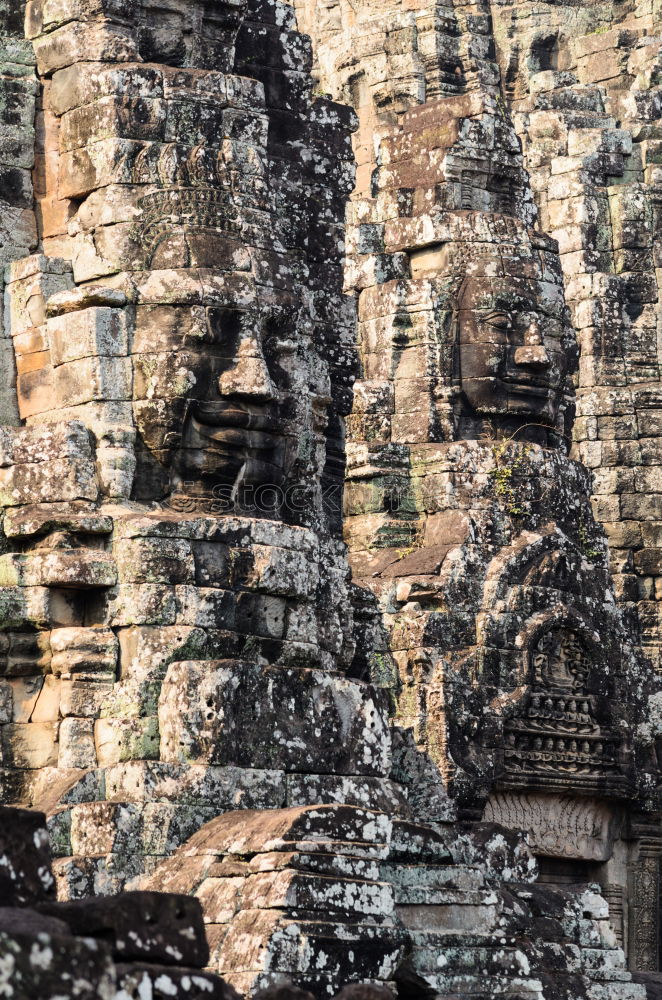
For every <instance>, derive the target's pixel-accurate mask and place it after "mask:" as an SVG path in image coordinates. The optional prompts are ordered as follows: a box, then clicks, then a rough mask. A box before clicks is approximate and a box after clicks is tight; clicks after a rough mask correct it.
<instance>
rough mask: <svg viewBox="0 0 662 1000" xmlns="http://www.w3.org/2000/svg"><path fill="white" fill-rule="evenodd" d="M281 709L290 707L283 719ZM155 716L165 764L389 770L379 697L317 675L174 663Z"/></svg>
mask: <svg viewBox="0 0 662 1000" xmlns="http://www.w3.org/2000/svg"><path fill="white" fill-rule="evenodd" d="M248 692H250V693H248ZM283 704H288V705H290V710H289V712H288V715H287V717H286V718H285V719H284V718H283V713H282V711H281V710H280V709H279V706H281V705H283ZM159 719H160V724H161V733H162V747H161V753H162V758H163V759H164V760H166V761H170V762H172V763H175V762H178V761H189V762H190V763H198V764H203V763H206V764H214V765H229V764H235V765H240V766H245V767H258V768H260V767H276V768H278V769H283V770H286V771H312V772H313V773H315V772H317V773H320V774H324V773H329V772H331V773H333V772H336V773H341V774H343V773H344V774H366V775H369V774H375V775H379V774H383V773H384V770H383V769H384V768H387V767H388V759H389V746H388V742H387V729H386V728H385V727H386V721H385V718H384V716H383V715H382V709H381V696H380V695H379V694H378V693H377V692H376V691H375V690H373V689H372V688H370V687H369V686H367V685H363V684H359V683H357V682H353V681H350V680H348V679H346V678H340V677H337V676H333V675H328V674H324V673H322V672H318V671H313V670H292V669H279V668H260V667H257V666H253V665H250V664H247V663H242V662H238V661H216V662H210V663H193V662H189V663H179V664H173V665H172V666H170V667H169V668H168V673H167V675H166V679H165V682H164V685H163V689H162V693H161V698H160V702H159ZM339 731H340V732H345V731H346V732H347V735H346V736H345V737H344V738H343V739H342V740H341V741H339V740H338V739H337V737H334V736H333V733H334V732H335V733H336V734H337V733H338V732H339ZM249 734H250V735H249ZM350 734H351V737H350Z"/></svg>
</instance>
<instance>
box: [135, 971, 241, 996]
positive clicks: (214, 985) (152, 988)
mask: <svg viewBox="0 0 662 1000" xmlns="http://www.w3.org/2000/svg"><path fill="white" fill-rule="evenodd" d="M116 969H117V988H118V990H119V991H120V992H119V994H118V995H119V996H121V997H122V1000H156V998H158V997H164V996H167V997H168V998H169V1000H198V998H200V1000H202V998H203V997H204V1000H240V998H239V994H238V993H237V992H236V990H234V989H233V988H232V986H230V984H229V983H227V982H225V980H224V979H221V978H220V977H219V976H215V975H214V974H213V973H212V972H207V971H203V970H199V969H195V970H193V969H180V968H176V967H174V966H172V965H158V964H149V965H148V964H144V963H142V962H131V964H124V963H118V964H117V967H116Z"/></svg>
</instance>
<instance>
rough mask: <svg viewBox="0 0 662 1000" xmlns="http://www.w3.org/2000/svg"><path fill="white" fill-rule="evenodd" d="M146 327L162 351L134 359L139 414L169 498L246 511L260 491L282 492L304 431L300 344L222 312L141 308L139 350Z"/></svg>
mask: <svg viewBox="0 0 662 1000" xmlns="http://www.w3.org/2000/svg"><path fill="white" fill-rule="evenodd" d="M166 324H167V325H168V331H167V333H166V331H165V330H164V326H165V325H166ZM150 329H151V331H152V333H154V332H155V331H156V330H158V331H159V332H158V334H157V336H158V337H159V339H161V343H160V345H159V346H160V347H161V351H162V352H163V353H161V352H159V353H142V352H141V353H137V354H135V355H134V368H135V372H136V378H135V380H134V393H135V396H136V401H135V404H134V406H135V410H136V423H137V427H138V431H139V433H140V436H141V437H142V439H143V441H144V443H145V444H146V445H147V448H148V450H149V451H150V452H151V453H152V455H153V456H154V457H155V458H156V459H157V460H158V461H159V462H160V464H161V466H162V467H163V469H164V470H165V472H166V474H168V475H169V492H170V493H171V494H173V495H174V496H180V497H191V498H196V497H197V498H207V499H216V500H218V501H219V502H224V501H225V502H229V501H230V500H233V501H235V500H238V501H239V502H240V503H244V504H246V503H250V501H251V496H250V495H249V494H252V498H253V500H254V499H255V492H256V491H257V490H259V488H260V487H266V488H270V487H277V488H282V486H283V482H284V479H285V477H286V475H287V472H288V469H289V468H290V467H291V465H292V461H293V454H294V452H295V451H296V448H297V446H298V440H297V439H298V436H299V435H298V432H299V431H300V429H301V427H302V426H303V423H304V421H303V420H302V414H299V413H298V408H297V402H296V399H295V398H294V396H295V393H294V391H293V390H294V386H293V371H292V364H293V362H294V363H299V364H300V361H301V359H300V358H299V359H298V362H297V358H296V350H297V343H296V339H295V336H290V335H289V333H288V332H287V330H286V329H285V328H284V327H283V325H282V323H281V322H273V321H272V322H270V321H269V320H265V319H264V318H263V317H261V316H259V315H257V314H256V313H255V312H252V311H247V312H244V311H242V310H240V309H235V308H221V307H207V308H204V307H194V308H192V309H190V308H179V309H177V308H173V307H156V309H154V310H146V311H145V312H144V313H143V312H142V311H141V310H138V320H137V344H138V346H139V348H141V347H142V348H144V347H146V346H147V341H148V340H149V339H150V336H149V334H148V330H150ZM164 348H166V349H167V348H169V350H166V351H164Z"/></svg>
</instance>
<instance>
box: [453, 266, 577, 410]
mask: <svg viewBox="0 0 662 1000" xmlns="http://www.w3.org/2000/svg"><path fill="white" fill-rule="evenodd" d="M458 314H459V315H458V319H459V334H458V344H457V354H456V366H457V375H458V377H459V381H460V385H461V388H462V392H463V394H464V396H465V398H466V400H467V401H468V403H469V404H470V406H471V407H472V409H473V410H474V411H475V412H476V413H478V414H502V415H509V416H510V415H512V416H526V417H529V418H530V419H531V420H532V421H536V420H537V421H540V422H542V423H546V424H553V423H554V422H555V420H556V416H557V413H558V410H559V406H560V403H561V400H562V398H563V392H564V386H565V379H566V375H567V373H568V370H569V357H568V351H567V346H566V343H565V324H564V306H563V298H562V293H561V291H560V289H557V287H556V286H553V285H552V286H550V285H549V284H548V283H546V282H542V281H538V280H535V279H531V278H517V277H514V276H512V275H509V276H503V277H485V276H483V277H469V278H467V280H466V281H465V282H464V284H463V286H462V289H461V291H460V296H459V303H458Z"/></svg>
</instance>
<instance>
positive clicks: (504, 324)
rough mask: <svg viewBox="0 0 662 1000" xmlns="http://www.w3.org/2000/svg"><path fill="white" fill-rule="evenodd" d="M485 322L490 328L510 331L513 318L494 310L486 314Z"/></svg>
mask: <svg viewBox="0 0 662 1000" xmlns="http://www.w3.org/2000/svg"><path fill="white" fill-rule="evenodd" d="M483 322H485V323H488V324H489V326H493V327H495V328H496V329H497V330H510V328H511V326H512V317H511V315H510V313H507V312H501V311H499V310H494V311H493V312H488V313H485V314H484V316H483Z"/></svg>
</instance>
